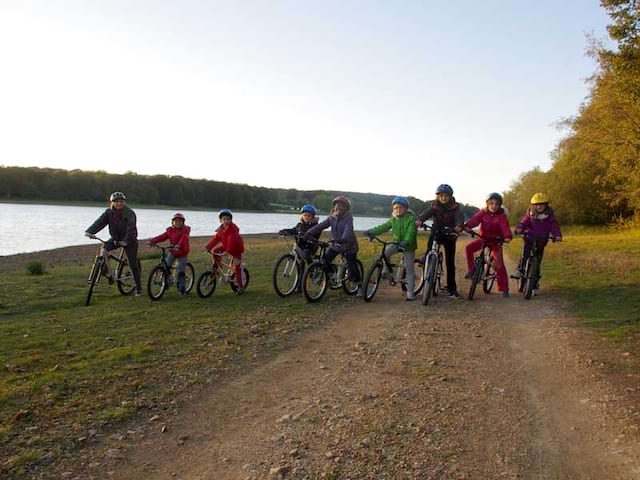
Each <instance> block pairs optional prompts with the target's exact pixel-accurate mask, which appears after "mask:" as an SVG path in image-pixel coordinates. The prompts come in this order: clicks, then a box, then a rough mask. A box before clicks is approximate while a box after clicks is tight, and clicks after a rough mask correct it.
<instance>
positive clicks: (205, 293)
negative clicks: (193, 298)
mask: <svg viewBox="0 0 640 480" xmlns="http://www.w3.org/2000/svg"><path fill="white" fill-rule="evenodd" d="M216 282H217V279H216V276H215V274H214V273H213V271H211V270H206V271H205V272H203V273H202V274H201V275H200V277H198V285H197V287H196V290H197V292H198V296H199V297H200V298H208V297H210V296H211V295H213V292H214V290H215V289H216Z"/></svg>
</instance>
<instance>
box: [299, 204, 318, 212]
mask: <svg viewBox="0 0 640 480" xmlns="http://www.w3.org/2000/svg"><path fill="white" fill-rule="evenodd" d="M300 213H311V214H313V215H315V214H316V207H314V206H313V205H311V204H310V203H305V204H304V205H303V206H302V208H301V209H300Z"/></svg>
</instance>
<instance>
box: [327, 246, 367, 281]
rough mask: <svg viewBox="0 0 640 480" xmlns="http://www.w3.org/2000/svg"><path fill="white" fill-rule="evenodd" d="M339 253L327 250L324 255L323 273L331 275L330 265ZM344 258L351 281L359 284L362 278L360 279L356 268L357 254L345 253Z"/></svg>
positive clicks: (358, 270) (331, 249)
mask: <svg viewBox="0 0 640 480" xmlns="http://www.w3.org/2000/svg"><path fill="white" fill-rule="evenodd" d="M339 254H340V252H338V251H337V250H334V249H333V248H328V249H327V251H326V252H325V254H324V271H325V272H327V274H330V273H331V263H332V262H333V259H334V258H336V257H337V256H338V255H339ZM344 256H345V257H346V258H347V265H348V266H349V272H350V273H351V275H350V277H351V280H353V281H354V282H360V281H361V280H362V278H361V277H360V269H359V268H358V262H357V260H358V253H357V252H351V253H345V254H344Z"/></svg>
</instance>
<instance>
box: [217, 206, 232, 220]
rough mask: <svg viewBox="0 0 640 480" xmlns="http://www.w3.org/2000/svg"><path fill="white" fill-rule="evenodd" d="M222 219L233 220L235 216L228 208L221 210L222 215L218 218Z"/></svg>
mask: <svg viewBox="0 0 640 480" xmlns="http://www.w3.org/2000/svg"><path fill="white" fill-rule="evenodd" d="M222 217H229V218H233V214H232V213H231V210H229V209H228V208H223V209H222V210H220V213H218V218H222Z"/></svg>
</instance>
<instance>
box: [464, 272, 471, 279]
mask: <svg viewBox="0 0 640 480" xmlns="http://www.w3.org/2000/svg"><path fill="white" fill-rule="evenodd" d="M471 275H473V272H467V273H465V274H464V278H466V279H467V280H469V279H470V278H471Z"/></svg>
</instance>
